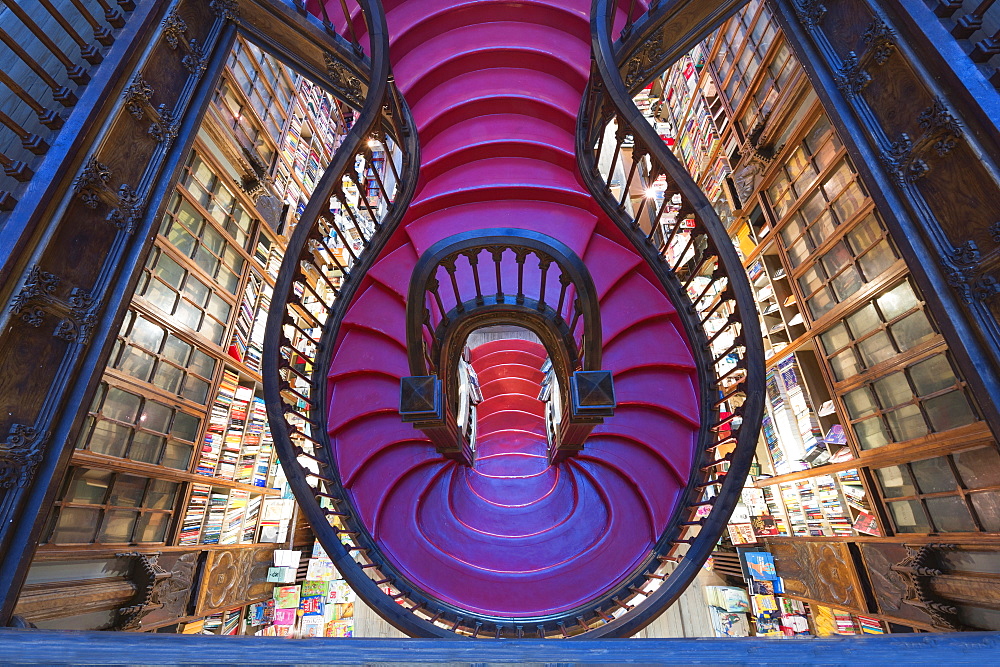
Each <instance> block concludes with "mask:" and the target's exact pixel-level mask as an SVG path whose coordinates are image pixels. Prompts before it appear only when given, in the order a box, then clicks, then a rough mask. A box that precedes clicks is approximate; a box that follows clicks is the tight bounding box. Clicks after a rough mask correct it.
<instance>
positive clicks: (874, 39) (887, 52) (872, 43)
mask: <svg viewBox="0 0 1000 667" xmlns="http://www.w3.org/2000/svg"><path fill="white" fill-rule="evenodd" d="M861 41H863V42H864V43H865V44H866V45H867V46H868V50H869V51H870V52H871V54H872V60H874V61H875V62H876V63H878V64H879V65H884V64H885V63H886V61H888V60H889V57H890V56H891V55H892V54H893V52H895V50H896V33H895V32H893V30H892V28H890V27H889V26H888V25H886V22H885V21H883V20H882V18H881V17H879V16H876V17H875V18H874V19H873V20H872V22H871V24H870V25H869V26H868V28H867V29H866V30H865V32H864V34H863V35H862V36H861Z"/></svg>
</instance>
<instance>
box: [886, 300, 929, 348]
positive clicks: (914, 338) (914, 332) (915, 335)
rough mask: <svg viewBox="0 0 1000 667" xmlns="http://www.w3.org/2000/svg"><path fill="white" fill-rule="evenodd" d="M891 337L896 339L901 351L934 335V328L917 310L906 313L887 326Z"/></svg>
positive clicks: (922, 313)
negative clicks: (910, 313) (909, 313)
mask: <svg viewBox="0 0 1000 667" xmlns="http://www.w3.org/2000/svg"><path fill="white" fill-rule="evenodd" d="M889 330H890V331H892V337H893V338H895V339H896V345H898V346H899V351H900V352H903V351H905V350H908V349H910V348H911V347H913V346H915V345H919V344H920V343H923V342H924V341H925V340H929V339H931V338H932V337H933V336H934V329H932V328H931V323H930V322H928V321H927V316H926V315H925V314H924V312H923V311H922V310H918V311H917V312H915V313H913V314H912V315H907V316H906V317H904V318H903V319H901V320H900V321H898V322H896V323H895V324H893V325H892V326H891V327H889Z"/></svg>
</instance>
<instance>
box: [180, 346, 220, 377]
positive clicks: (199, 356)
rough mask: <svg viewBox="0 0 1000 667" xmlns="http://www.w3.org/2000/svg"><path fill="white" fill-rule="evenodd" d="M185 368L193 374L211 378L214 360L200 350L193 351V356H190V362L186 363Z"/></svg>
mask: <svg viewBox="0 0 1000 667" xmlns="http://www.w3.org/2000/svg"><path fill="white" fill-rule="evenodd" d="M187 367H188V370H189V371H191V372H193V373H197V374H198V375H201V376H202V377H206V378H211V377H212V374H213V373H215V359H213V358H212V357H210V356H209V355H207V354H205V353H204V352H202V351H201V350H195V352H194V354H192V355H191V361H190V362H188V365H187Z"/></svg>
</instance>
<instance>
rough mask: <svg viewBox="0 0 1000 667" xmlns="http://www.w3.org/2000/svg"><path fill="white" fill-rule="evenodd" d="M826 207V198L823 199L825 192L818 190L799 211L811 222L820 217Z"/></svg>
mask: <svg viewBox="0 0 1000 667" xmlns="http://www.w3.org/2000/svg"><path fill="white" fill-rule="evenodd" d="M825 208H826V200H825V199H823V193H822V192H820V191H819V190H817V191H816V192H814V193H813V194H812V195H811V196H810V197H809V198H808V199H806V200H805V201H804V202H803V203H802V208H800V209H799V213H800V214H801V215H802V218H803V219H804V220H805V222H806V223H807V224H809V223H812V221H813V220H815V219H816V218H818V217H819V214H820V213H822V212H823V210H824V209H825Z"/></svg>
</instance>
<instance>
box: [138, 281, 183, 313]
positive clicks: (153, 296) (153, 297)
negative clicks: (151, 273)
mask: <svg viewBox="0 0 1000 667" xmlns="http://www.w3.org/2000/svg"><path fill="white" fill-rule="evenodd" d="M143 296H145V297H146V298H147V299H148V300H149V302H150V303H151V304H153V305H154V306H156V307H157V308H159V309H160V310H162V311H163V312H165V313H173V312H174V306H175V305H176V304H177V293H176V292H174V291H173V290H171V289H170V288H169V287H167V286H166V285H164V284H163V283H161V282H160V281H159V280H151V281H150V282H149V287H148V289H147V290H146V291H145V292H144V293H143Z"/></svg>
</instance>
